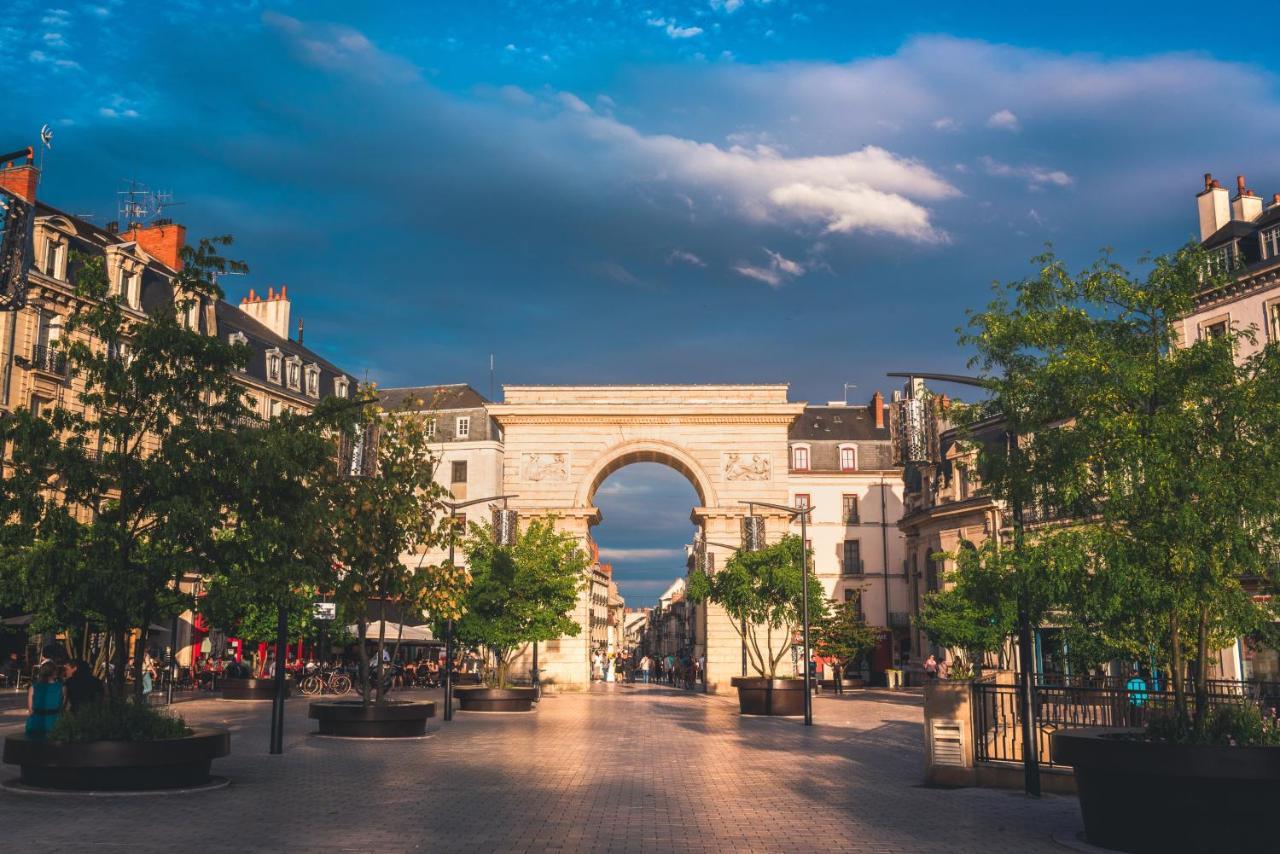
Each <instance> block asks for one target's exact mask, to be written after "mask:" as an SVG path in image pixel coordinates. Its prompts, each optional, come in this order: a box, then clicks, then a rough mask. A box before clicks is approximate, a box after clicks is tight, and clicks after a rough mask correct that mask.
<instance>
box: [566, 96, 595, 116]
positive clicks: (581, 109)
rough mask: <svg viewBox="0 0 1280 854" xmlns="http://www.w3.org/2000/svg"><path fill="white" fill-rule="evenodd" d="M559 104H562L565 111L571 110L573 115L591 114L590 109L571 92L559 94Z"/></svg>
mask: <svg viewBox="0 0 1280 854" xmlns="http://www.w3.org/2000/svg"><path fill="white" fill-rule="evenodd" d="M560 103H561V104H563V105H564V106H565V108H566V109H569V110H572V111H573V112H575V113H589V112H591V108H590V107H589V106H587V102H586V101H584V100H582V99H581V98H579V97H578V96H577V95H575V94H573V93H572V92H561V93H560Z"/></svg>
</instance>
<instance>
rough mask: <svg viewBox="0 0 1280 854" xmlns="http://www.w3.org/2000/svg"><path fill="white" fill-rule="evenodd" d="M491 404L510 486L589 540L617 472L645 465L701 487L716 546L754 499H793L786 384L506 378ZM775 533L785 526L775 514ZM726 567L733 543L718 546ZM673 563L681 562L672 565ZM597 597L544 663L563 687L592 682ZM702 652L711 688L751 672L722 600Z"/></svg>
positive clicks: (705, 628) (701, 628)
mask: <svg viewBox="0 0 1280 854" xmlns="http://www.w3.org/2000/svg"><path fill="white" fill-rule="evenodd" d="M503 391H504V402H503V403H501V404H494V405H490V407H489V412H490V414H491V415H492V416H493V417H494V418H495V419H496V420H497V421H498V423H499V424H500V425H501V426H502V430H503V433H504V436H503V440H504V441H503V446H504V457H503V477H502V480H503V491H504V492H505V493H507V494H514V495H517V496H518V497H517V498H515V499H513V500H512V501H511V503H510V506H511V507H512V508H513V509H516V510H519V511H520V514H521V516H522V517H523V518H529V517H534V516H554V517H555V518H556V520H557V521H556V524H557V525H558V526H559V527H560V528H561V529H563V530H566V531H570V532H572V533H574V534H576V535H577V536H579V537H581V538H582V539H583V541H584V544H585V542H586V541H587V540H588V538H589V536H590V529H591V526H592V525H594V524H595V523H596V522H598V521H599V520H600V512H599V510H597V509H596V507H595V493H596V490H597V489H598V488H599V486H600V484H601V483H602V482H603V481H604V480H605V478H607V477H608V476H609V475H610V474H612V473H613V472H614V471H617V470H618V469H620V468H622V467H623V466H626V465H630V464H631V463H636V462H656V463H661V464H664V465H667V466H670V467H671V468H673V469H675V470H676V471H678V472H680V473H681V474H683V475H684V476H685V477H686V478H688V480H689V482H690V483H691V484H692V485H693V488H694V490H695V491H696V492H697V494H698V500H699V502H700V503H699V506H697V507H694V508H693V511H692V520H693V522H694V524H695V525H696V526H698V527H699V528H700V529H701V531H702V533H703V535H704V536H705V538H706V539H707V540H708V541H709V542H711V543H727V544H736V543H738V542H739V541H740V539H741V524H742V523H741V520H742V517H743V516H744V515H746V513H747V507H746V505H745V504H744V503H743V502H746V501H767V502H772V503H776V504H786V503H787V498H788V492H787V459H788V458H787V454H788V448H787V431H788V428H789V427H790V425H791V423H792V422H793V421H794V420H795V419H796V418H797V417H798V416H799V415H800V414H801V412H802V411H803V409H804V404H803V403H791V402H789V401H788V400H787V386H786V385H784V384H779V385H697V386H676V385H643V386H505V387H504V389H503ZM766 524H767V529H768V531H769V534H770V538H771V539H772V538H773V537H775V536H779V535H780V534H781V533H782V532H783V531H785V530H786V519H785V518H784V517H782V516H778V517H776V519H773V520H770V521H769V522H767V523H766ZM709 552H710V553H712V554H715V555H716V557H715V560H716V564H717V565H720V564H721V562H722V561H723V560H725V559H727V557H728V555H729V553H730V552H729V550H728V549H725V548H722V547H717V546H711V547H710V548H709ZM673 569H675V567H673ZM589 614H590V602H589V601H588V598H587V593H586V592H584V593H583V594H582V595H581V596H580V597H579V603H578V611H577V619H578V622H579V624H580V625H581V626H583V631H582V632H581V633H580V634H579V635H578V637H576V638H563V639H561V640H560V641H558V642H557V641H553V642H551V643H549V644H547V645H545V647H543V649H542V650H541V658H540V661H539V665H540V666H541V667H544V668H546V670H547V675H549V676H552V677H554V679H555V680H556V682H557V683H559V684H561V685H565V686H581V685H584V684H586V683H588V682H589V680H590V668H589V663H588V631H587V625H588V620H589ZM695 637H696V645H697V647H698V649H697V652H699V653H702V652H705V654H706V656H707V682H708V685H709V687H710V689H711V690H716V689H717V688H719V689H720V690H724V689H726V688H727V687H728V683H729V678H730V677H731V676H735V675H738V674H739V673H740V672H741V644H740V642H739V640H738V636H737V634H736V633H735V632H734V630H733V627H732V625H731V624H730V623H729V620H728V619H727V618H726V617H725V615H724V613H723V612H722V611H720V610H719V609H718V608H716V607H714V606H710V607H707V608H703V609H701V610H700V611H699V615H698V619H697V624H696V626H695Z"/></svg>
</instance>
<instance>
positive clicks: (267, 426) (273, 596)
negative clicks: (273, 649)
mask: <svg viewBox="0 0 1280 854" xmlns="http://www.w3.org/2000/svg"><path fill="white" fill-rule="evenodd" d="M349 405H350V402H349V401H343V400H340V399H337V398H329V399H327V400H326V401H324V402H323V403H322V404H321V405H320V406H319V407H317V409H316V411H315V412H314V413H311V414H308V415H299V414H294V413H284V414H281V415H279V416H277V417H275V418H272V419H269V420H263V421H258V420H246V421H245V422H243V423H242V424H241V427H240V441H239V442H238V443H237V445H236V449H235V456H234V457H233V458H232V459H230V460H227V461H226V462H227V464H229V465H235V466H236V467H237V469H238V470H239V472H240V482H239V489H238V490H237V492H236V494H235V495H233V496H229V498H228V500H229V501H230V506H229V508H228V510H229V512H228V515H227V521H226V526H225V527H224V529H223V530H222V531H220V532H219V535H218V538H217V545H218V551H219V560H218V563H217V566H216V568H215V569H214V570H213V572H212V574H211V575H210V576H209V577H208V580H207V583H206V595H205V596H203V597H201V599H200V600H199V603H198V607H199V608H200V610H201V612H202V613H204V614H205V616H206V617H207V618H208V619H209V621H210V623H212V624H213V625H215V626H217V627H219V628H221V629H223V630H225V631H228V632H229V633H231V634H234V635H236V636H238V637H241V638H244V639H248V640H255V641H259V642H271V643H275V642H276V641H277V639H278V631H279V620H280V617H281V615H282V612H283V616H284V618H285V623H286V626H287V636H288V637H293V638H296V637H301V636H303V635H304V634H309V633H310V631H311V613H310V612H311V602H312V601H313V599H314V595H315V592H316V590H317V589H318V588H319V586H320V585H322V584H324V583H326V582H327V581H328V580H329V579H330V577H331V576H332V570H333V554H334V543H333V530H334V525H333V505H332V502H331V501H329V500H328V497H329V488H330V487H332V485H333V483H334V481H335V480H336V478H337V448H336V443H335V442H334V441H333V438H332V437H333V433H334V427H335V420H336V419H340V418H341V417H342V416H343V415H344V414H345V413H344V411H343V407H349Z"/></svg>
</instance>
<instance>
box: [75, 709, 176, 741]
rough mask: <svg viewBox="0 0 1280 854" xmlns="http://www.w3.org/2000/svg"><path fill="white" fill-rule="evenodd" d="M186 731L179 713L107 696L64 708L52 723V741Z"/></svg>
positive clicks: (155, 737)
mask: <svg viewBox="0 0 1280 854" xmlns="http://www.w3.org/2000/svg"><path fill="white" fill-rule="evenodd" d="M189 732H190V730H189V729H187V724H186V721H184V720H183V719H182V717H181V716H179V715H171V714H169V713H168V712H166V711H161V710H160V709H156V708H153V707H152V706H149V705H147V704H145V703H139V702H136V701H133V700H122V699H111V700H104V701H102V702H100V703H90V704H88V705H87V706H84V707H83V708H81V709H79V710H78V711H76V712H64V713H63V714H62V716H61V717H59V718H58V722H57V723H56V724H54V727H53V732H52V733H50V738H51V739H53V740H54V741H71V742H84V741H161V740H163V739H166V738H182V737H183V736H184V735H187V734H188V733H189Z"/></svg>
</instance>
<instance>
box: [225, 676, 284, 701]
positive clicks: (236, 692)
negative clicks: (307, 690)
mask: <svg viewBox="0 0 1280 854" xmlns="http://www.w3.org/2000/svg"><path fill="white" fill-rule="evenodd" d="M218 690H219V691H221V692H222V699H224V700H274V699H275V698H276V682H275V680H274V679H223V680H221V681H219V682H218ZM290 693H292V686H291V685H290V684H289V680H288V679H286V680H285V682H284V695H285V697H288V696H289V694H290Z"/></svg>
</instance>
